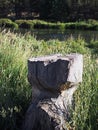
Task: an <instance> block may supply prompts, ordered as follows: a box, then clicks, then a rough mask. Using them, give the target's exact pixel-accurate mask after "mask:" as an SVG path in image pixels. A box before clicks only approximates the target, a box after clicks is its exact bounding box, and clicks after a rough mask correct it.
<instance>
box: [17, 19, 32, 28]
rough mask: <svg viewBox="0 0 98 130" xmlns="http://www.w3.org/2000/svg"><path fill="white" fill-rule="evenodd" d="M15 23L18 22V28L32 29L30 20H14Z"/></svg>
mask: <svg viewBox="0 0 98 130" xmlns="http://www.w3.org/2000/svg"><path fill="white" fill-rule="evenodd" d="M15 23H17V24H18V26H19V28H26V29H32V28H33V26H34V24H33V22H32V20H16V21H15Z"/></svg>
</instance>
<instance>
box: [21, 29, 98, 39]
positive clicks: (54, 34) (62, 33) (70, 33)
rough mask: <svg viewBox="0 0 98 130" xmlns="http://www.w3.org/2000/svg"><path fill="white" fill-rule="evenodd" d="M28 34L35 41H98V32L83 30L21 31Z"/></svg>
mask: <svg viewBox="0 0 98 130" xmlns="http://www.w3.org/2000/svg"><path fill="white" fill-rule="evenodd" d="M25 32H30V33H31V34H32V35H33V36H34V37H36V39H37V40H43V39H44V40H50V39H58V40H60V41H64V40H67V39H68V38H70V37H73V38H74V39H77V38H78V37H81V38H83V39H85V40H86V41H90V40H94V41H95V40H98V31H89V30H88V31H87V30H86V31H84V30H56V29H34V30H31V31H30V30H24V29H22V30H21V33H25Z"/></svg>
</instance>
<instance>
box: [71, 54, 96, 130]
mask: <svg viewBox="0 0 98 130" xmlns="http://www.w3.org/2000/svg"><path fill="white" fill-rule="evenodd" d="M93 58H94V57H93ZM97 70H98V66H97V64H96V63H95V61H93V60H92V58H91V55H86V56H84V71H83V82H82V84H81V85H80V87H79V88H78V90H77V92H76V94H75V110H74V111H73V118H72V124H73V127H75V129H76V130H97V128H98V124H97V123H98V122H97V121H98V111H97V110H98V94H97V93H98V81H97V80H98V71H97Z"/></svg>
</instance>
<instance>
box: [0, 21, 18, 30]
mask: <svg viewBox="0 0 98 130" xmlns="http://www.w3.org/2000/svg"><path fill="white" fill-rule="evenodd" d="M0 27H3V28H15V29H18V25H17V24H16V23H14V22H12V21H11V20H10V19H0Z"/></svg>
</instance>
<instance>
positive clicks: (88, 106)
mask: <svg viewBox="0 0 98 130" xmlns="http://www.w3.org/2000/svg"><path fill="white" fill-rule="evenodd" d="M86 46H87V43H85V41H84V40H83V39H81V38H78V39H77V40H74V39H73V38H70V39H68V40H67V41H63V42H61V41H58V40H49V41H47V42H45V41H44V40H41V41H37V40H36V39H35V38H34V37H32V36H31V35H30V34H25V35H21V34H15V33H11V32H10V31H8V32H6V30H4V31H2V32H1V33H0V130H20V126H21V124H22V120H23V119H24V113H25V111H26V110H27V107H28V106H29V103H30V100H31V87H30V85H29V83H28V81H27V60H28V58H29V57H32V56H39V55H40V56H41V55H48V54H53V53H62V54H66V53H73V52H74V53H82V54H83V55H84V74H83V83H82V84H81V85H80V86H79V88H78V90H77V92H76V94H75V109H74V110H73V117H72V120H71V126H72V127H74V128H75V129H76V130H85V129H86V130H97V124H98V121H97V120H98V117H97V115H98V106H97V105H98V103H97V99H98V96H97V92H98V84H97V80H98V73H97V69H98V68H97V64H96V63H95V59H96V57H97V56H98V55H97V54H96V56H95V54H92V53H91V51H90V49H89V48H87V47H86Z"/></svg>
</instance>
